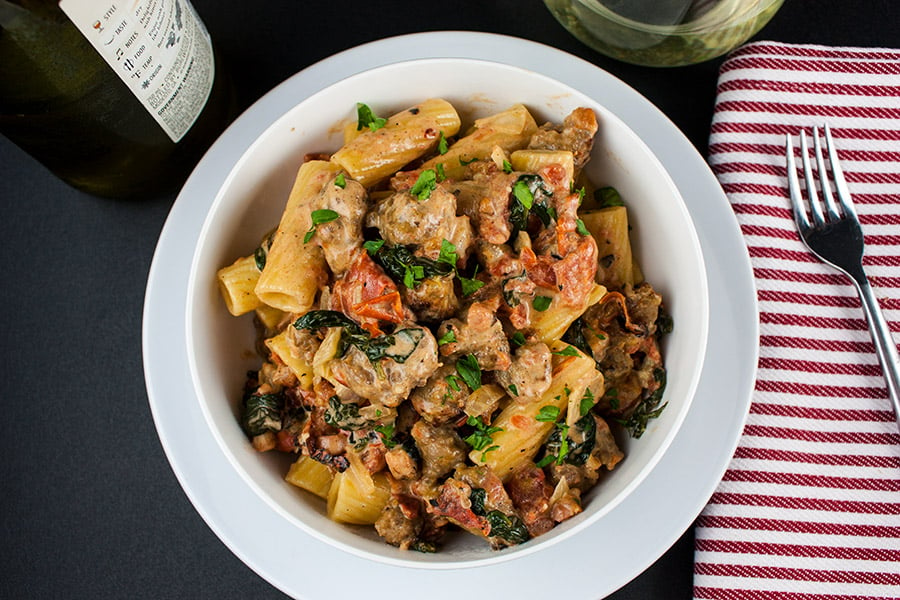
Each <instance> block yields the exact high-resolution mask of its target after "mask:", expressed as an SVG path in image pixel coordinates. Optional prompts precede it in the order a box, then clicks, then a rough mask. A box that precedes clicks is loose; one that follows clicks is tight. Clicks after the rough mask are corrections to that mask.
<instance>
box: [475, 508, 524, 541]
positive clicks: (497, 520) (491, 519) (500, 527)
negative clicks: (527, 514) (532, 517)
mask: <svg viewBox="0 0 900 600" xmlns="http://www.w3.org/2000/svg"><path fill="white" fill-rule="evenodd" d="M485 518H486V519H487V520H488V523H489V524H490V526H491V531H490V533H489V535H491V536H494V537H498V538H501V539H502V540H504V541H506V542H508V543H510V544H521V543H523V542H527V541H528V540H530V539H531V535H529V533H528V528H527V527H525V523H523V522H522V519H520V518H519V517H517V516H516V515H507V514H505V513H502V512H500V511H499V510H492V511H490V512H488V513H487V515H485Z"/></svg>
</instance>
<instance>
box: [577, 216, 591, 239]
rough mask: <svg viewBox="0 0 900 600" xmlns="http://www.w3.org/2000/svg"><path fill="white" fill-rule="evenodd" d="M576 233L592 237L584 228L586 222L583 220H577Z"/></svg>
mask: <svg viewBox="0 0 900 600" xmlns="http://www.w3.org/2000/svg"><path fill="white" fill-rule="evenodd" d="M575 231H577V232H578V233H580V234H581V235H591V232H590V231H588V229H587V227H585V226H584V221H582V220H581V219H575Z"/></svg>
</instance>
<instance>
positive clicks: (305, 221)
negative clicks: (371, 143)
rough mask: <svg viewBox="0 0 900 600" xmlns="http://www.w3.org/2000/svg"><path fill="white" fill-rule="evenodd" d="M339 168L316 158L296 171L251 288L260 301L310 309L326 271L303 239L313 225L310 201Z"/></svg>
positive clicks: (298, 309) (294, 309) (319, 253)
mask: <svg viewBox="0 0 900 600" xmlns="http://www.w3.org/2000/svg"><path fill="white" fill-rule="evenodd" d="M339 171H340V167H339V166H338V165H335V164H334V163H331V162H327V161H318V160H317V161H310V162H306V163H304V164H303V165H302V166H301V167H300V169H299V171H298V172H297V179H296V180H295V182H294V187H293V188H292V190H291V195H290V197H289V198H288V202H287V206H286V207H285V210H284V213H283V215H282V217H281V223H280V224H279V225H278V229H277V231H276V232H275V237H274V239H273V241H272V246H271V248H270V249H269V251H268V254H267V256H266V264H265V267H263V270H262V273H260V275H259V279H258V281H257V282H256V287H255V288H254V289H255V292H256V295H257V297H258V298H259V299H260V301H262V302H263V303H265V304H267V305H269V306H272V307H274V308H277V309H280V310H283V311H285V312H292V313H300V312H306V311H307V310H309V309H310V308H312V306H313V303H314V302H315V298H316V295H317V294H318V292H319V289H320V288H321V286H322V285H324V283H325V278H326V277H327V274H326V266H325V259H324V257H323V256H322V249H321V248H319V247H318V246H316V245H315V244H310V243H308V242H307V241H306V240H305V239H304V238H305V237H306V233H307V232H308V231H309V230H310V229H311V228H312V211H311V209H310V208H309V203H310V202H311V201H312V199H313V198H314V197H315V196H316V195H318V194H319V193H320V192H321V191H322V188H323V187H324V186H325V184H326V183H327V182H328V181H329V180H330V179H332V178H333V177H334V176H335V175H336V174H337V173H338V172H339ZM298 265H302V268H298Z"/></svg>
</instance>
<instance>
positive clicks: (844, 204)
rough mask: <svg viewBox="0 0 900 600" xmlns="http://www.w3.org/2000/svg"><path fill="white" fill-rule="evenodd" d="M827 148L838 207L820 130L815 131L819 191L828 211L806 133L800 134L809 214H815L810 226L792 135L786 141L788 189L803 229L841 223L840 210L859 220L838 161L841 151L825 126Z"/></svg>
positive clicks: (797, 219)
mask: <svg viewBox="0 0 900 600" xmlns="http://www.w3.org/2000/svg"><path fill="white" fill-rule="evenodd" d="M823 129H824V130H825V148H826V151H827V152H828V163H829V165H830V167H831V175H832V180H833V184H834V191H835V193H836V194H837V198H838V203H839V206H838V204H835V201H834V196H833V195H832V192H831V183H830V182H829V177H828V171H827V170H826V169H825V160H824V158H823V155H822V144H821V141H820V138H819V128H818V127H813V128H812V138H813V154H814V155H815V160H816V170H817V171H818V175H819V177H818V180H819V189H820V190H821V192H822V198H823V199H824V211H823V209H822V203H821V202H820V201H819V194H818V191H817V190H816V184H815V181H816V177H815V176H814V173H813V169H812V165H811V163H810V158H809V146H808V144H807V142H806V133H805V132H804V131H803V130H801V131H800V159H801V161H802V165H803V173H804V179H805V180H806V196H807V199H808V200H809V211H810V213H811V214H812V219H813V224H812V225H810V222H809V218H808V217H807V215H806V210H805V209H804V208H803V198H802V194H801V192H800V183H799V180H798V177H797V167H796V162H795V159H794V145H793V142H792V140H791V135H790V134H788V135H787V136H786V140H785V146H786V154H787V171H788V172H787V176H788V189H789V190H790V194H791V201H792V202H791V204H792V205H793V208H794V220H795V221H796V222H797V225H798V226H799V227H801V228H803V229H808V228H810V227H813V228H820V227H824V226H825V225H826V223H828V222H834V221H838V220H840V219H841V218H842V216H841V212H840V210H839V207H840V209H842V210H843V213H844V216H846V217H852V218H856V211H855V210H854V208H853V203H852V200H851V198H850V193H849V191H848V189H847V183H846V181H845V180H844V173H843V171H842V170H841V164H840V162H839V161H838V157H837V151H836V150H835V147H834V140H833V139H832V137H831V129H830V128H829V127H828V124H825V125H824V127H823Z"/></svg>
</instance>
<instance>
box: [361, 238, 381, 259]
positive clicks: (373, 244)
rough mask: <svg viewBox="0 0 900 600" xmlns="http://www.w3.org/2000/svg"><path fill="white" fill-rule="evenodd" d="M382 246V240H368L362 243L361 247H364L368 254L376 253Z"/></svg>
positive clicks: (373, 254)
mask: <svg viewBox="0 0 900 600" xmlns="http://www.w3.org/2000/svg"><path fill="white" fill-rule="evenodd" d="M382 246H384V240H368V241H367V242H365V243H364V244H363V248H365V249H366V252H368V253H369V255H370V256H375V255H376V254H378V251H379V250H381V247H382Z"/></svg>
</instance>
